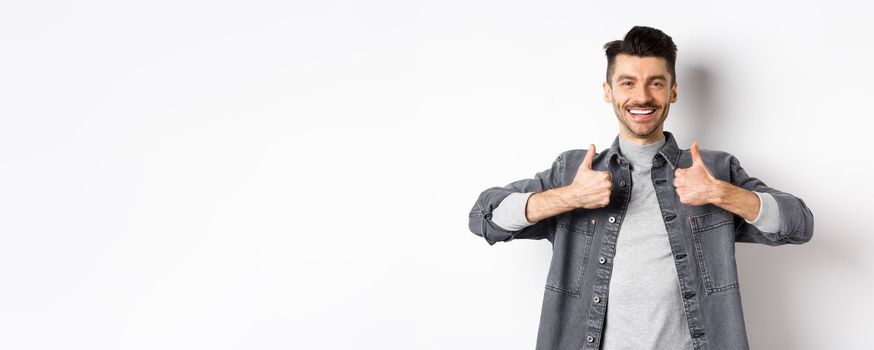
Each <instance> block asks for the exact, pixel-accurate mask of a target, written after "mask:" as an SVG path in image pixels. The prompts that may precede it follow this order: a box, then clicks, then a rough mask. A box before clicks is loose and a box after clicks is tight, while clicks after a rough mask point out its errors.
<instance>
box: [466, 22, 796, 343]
mask: <svg viewBox="0 0 874 350" xmlns="http://www.w3.org/2000/svg"><path fill="white" fill-rule="evenodd" d="M604 48H605V49H606V54H607V62H608V64H607V81H606V82H604V84H603V87H604V100H605V101H606V102H608V103H611V104H612V105H613V110H614V112H615V114H616V118H617V120H618V124H619V135H618V136H617V137H616V139H615V140H614V141H613V145H612V147H611V148H610V149H608V150H606V151H604V152H600V153H596V151H595V147H594V145H590V146H589V149H588V150H569V151H566V152H563V153H561V154H560V155H559V156H558V157H557V158H556V159H555V161H554V162H553V164H552V166H551V167H550V168H549V169H546V170H543V171H541V172H539V173H537V174H536V175H535V177H534V178H533V179H523V180H518V181H515V182H512V183H510V184H508V185H506V186H503V187H492V188H489V189H486V190H485V191H483V192H482V193H481V194H480V195H479V197H478V199H477V201H476V203H475V204H474V206H473V208H472V209H471V211H470V217H469V219H470V230H471V231H472V232H473V233H474V234H476V235H479V236H482V237H483V238H485V239H486V241H487V242H488V243H489V244H490V245H493V244H495V243H496V242H499V241H510V240H513V239H543V238H546V239H547V240H548V241H549V242H551V243H552V245H553V256H552V262H551V265H550V267H549V272H548V275H547V279H546V287H545V289H546V290H545V291H544V297H543V308H542V310H541V317H540V327H539V331H538V336H537V349H544V350H545V349H599V348H600V349H720V350H721V349H746V348H748V347H749V346H748V344H747V337H746V330H745V329H744V319H743V313H742V310H741V300H740V291H739V287H738V277H737V268H736V264H735V254H734V249H735V248H734V247H735V246H734V244H735V242H753V243H761V244H767V245H782V244H786V243H792V244H801V243H805V242H807V241H809V240H810V238H811V236H812V235H813V214H812V213H811V212H810V209H808V208H807V206H806V204H805V203H804V201H802V200H801V199H800V198H798V197H795V196H793V195H791V194H789V193H785V192H782V191H779V190H777V189H774V188H771V187H768V186H766V185H765V183H764V182H762V181H761V180H759V179H757V178H755V177H751V176H749V175H747V173H746V172H745V171H744V169H743V168H742V167H741V165H740V163H739V161H738V160H737V158H735V157H734V156H733V155H731V154H729V153H726V152H721V151H715V150H706V149H699V148H698V143H697V142H693V143H692V145H691V148H690V149H689V150H681V149H679V148H678V147H677V144H676V141H675V139H674V136H673V135H672V134H671V133H670V132H667V131H664V130H663V128H664V122H665V119H666V118H667V116H668V110H669V107H670V104H671V103H674V102H676V100H677V79H676V74H675V70H674V65H675V61H676V46H675V45H674V42H673V40H672V39H671V37H670V36H668V35H666V34H665V33H663V32H662V31H660V30H658V29H654V28H649V27H641V26H636V27H634V28H632V29H631V30H630V31H629V32H628V34H627V35H626V36H625V38H624V39H623V40H616V41H612V42H609V43H607V44H606V45H605V46H604Z"/></svg>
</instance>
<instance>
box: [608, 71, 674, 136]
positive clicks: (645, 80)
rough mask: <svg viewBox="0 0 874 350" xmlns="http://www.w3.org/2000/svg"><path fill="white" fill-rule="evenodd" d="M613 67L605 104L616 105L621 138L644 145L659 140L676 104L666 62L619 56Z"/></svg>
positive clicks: (671, 79) (614, 106)
mask: <svg viewBox="0 0 874 350" xmlns="http://www.w3.org/2000/svg"><path fill="white" fill-rule="evenodd" d="M613 68H614V69H613V76H612V77H610V79H611V80H612V82H611V83H612V87H611V86H610V84H607V83H606V82H605V83H604V101H605V102H608V103H611V104H613V110H614V112H615V113H616V118H617V119H619V123H620V126H619V133H620V135H621V136H623V137H624V138H625V139H627V140H636V141H641V143H644V144H647V143H652V142H655V141H658V140H659V139H661V138H662V130H664V123H665V119H667V118H668V110H669V109H670V104H671V103H674V102H676V101H677V83H676V82H673V77H671V74H670V72H668V65H667V61H666V60H665V59H664V58H661V57H638V56H631V55H625V54H620V55H617V56H616V61H615V63H614V66H613ZM668 84H671V85H670V86H668Z"/></svg>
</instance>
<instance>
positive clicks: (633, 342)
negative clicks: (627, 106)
mask: <svg viewBox="0 0 874 350" xmlns="http://www.w3.org/2000/svg"><path fill="white" fill-rule="evenodd" d="M664 143H665V139H664V138H662V139H661V140H660V141H657V142H655V143H651V144H648V145H638V144H636V143H632V142H628V141H625V139H623V138H622V137H620V138H619V149H620V152H621V153H622V155H623V156H624V157H625V158H626V159H627V160H628V161H629V163H631V168H632V169H631V200H630V201H629V202H628V209H627V211H626V213H625V219H623V221H622V226H621V228H620V230H619V236H618V238H617V241H616V256H615V257H614V258H613V274H612V276H611V277H610V291H609V294H608V297H607V321H606V323H605V325H604V335H603V340H602V342H603V344H602V345H601V349H603V350H613V349H692V337H691V335H690V332H689V327H688V326H687V324H686V320H685V318H684V316H683V315H684V313H683V298H682V296H681V294H682V292H681V291H680V281H679V279H678V277H677V269H676V267H675V266H674V257H673V254H671V246H670V243H669V241H668V231H667V229H666V228H665V222H664V220H663V219H662V214H661V209H659V203H658V198H657V197H656V193H655V188H654V187H653V184H652V175H651V168H652V159H653V156H655V154H656V153H657V152H658V150H659V149H660V148H661V147H662V145H663V144H664Z"/></svg>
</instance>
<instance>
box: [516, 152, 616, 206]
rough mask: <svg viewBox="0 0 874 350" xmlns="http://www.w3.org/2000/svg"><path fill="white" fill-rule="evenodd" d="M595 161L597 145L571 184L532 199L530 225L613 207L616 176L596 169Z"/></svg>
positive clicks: (533, 196) (529, 204)
mask: <svg viewBox="0 0 874 350" xmlns="http://www.w3.org/2000/svg"><path fill="white" fill-rule="evenodd" d="M593 158H595V145H589V152H588V153H586V158H584V159H583V162H582V163H581V164H580V167H579V168H578V169H577V174H576V175H575V176H574V181H573V182H572V183H571V184H570V185H567V186H564V187H558V188H553V189H551V190H546V191H543V192H539V193H534V194H532V195H531V196H529V197H528V202H526V206H525V219H527V220H528V222H538V221H540V220H543V219H545V218H548V217H552V216H555V215H558V214H561V213H564V212H568V211H571V210H574V209H576V208H585V209H595V208H601V207H604V206H607V204H610V192H612V191H613V181H612V180H613V176H612V175H611V174H610V172H609V171H595V170H592V159H593Z"/></svg>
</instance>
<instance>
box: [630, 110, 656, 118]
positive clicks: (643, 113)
mask: <svg viewBox="0 0 874 350" xmlns="http://www.w3.org/2000/svg"><path fill="white" fill-rule="evenodd" d="M655 111H656V110H655V109H637V108H632V109H628V116H629V117H631V119H633V120H637V121H644V120H649V119H651V118H653V117H655Z"/></svg>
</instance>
